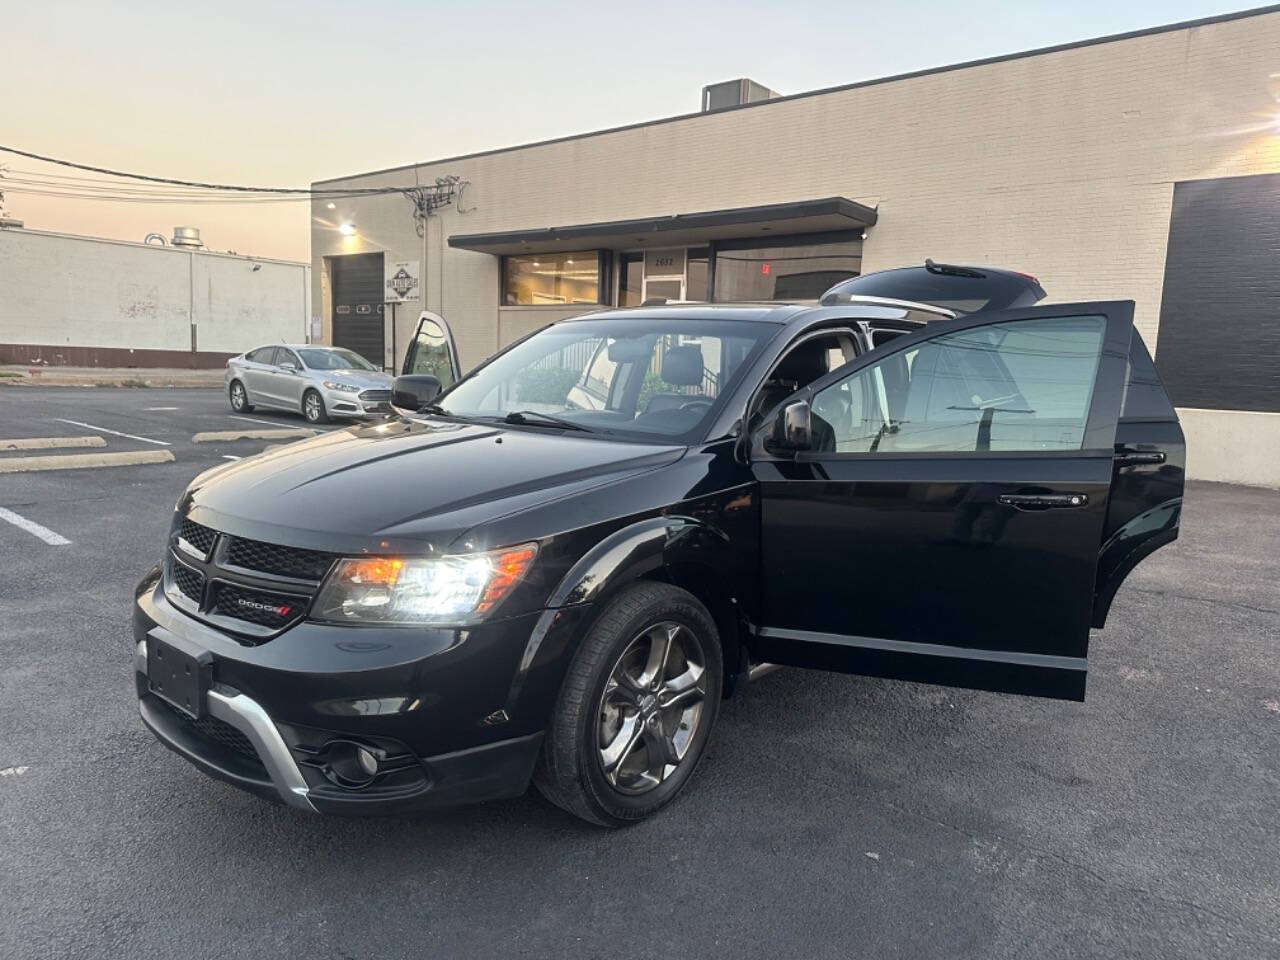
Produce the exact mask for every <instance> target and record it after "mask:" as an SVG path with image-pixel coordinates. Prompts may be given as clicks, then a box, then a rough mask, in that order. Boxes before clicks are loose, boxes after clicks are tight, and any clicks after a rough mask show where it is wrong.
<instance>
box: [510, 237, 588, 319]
mask: <svg viewBox="0 0 1280 960" xmlns="http://www.w3.org/2000/svg"><path fill="white" fill-rule="evenodd" d="M502 302H503V303H504V304H506V305H507V306H538V305H541V304H554V303H599V302H600V254H599V252H598V251H596V250H587V251H578V252H576V253H535V254H526V255H523V256H518V257H503V258H502Z"/></svg>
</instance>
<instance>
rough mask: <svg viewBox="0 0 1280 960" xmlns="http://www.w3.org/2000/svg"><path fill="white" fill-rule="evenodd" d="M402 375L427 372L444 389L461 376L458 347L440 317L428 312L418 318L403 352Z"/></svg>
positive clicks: (425, 311)
mask: <svg viewBox="0 0 1280 960" xmlns="http://www.w3.org/2000/svg"><path fill="white" fill-rule="evenodd" d="M400 372H401V373H402V374H404V373H427V374H430V375H431V376H433V377H435V378H436V379H437V380H439V381H440V387H441V389H443V390H448V389H449V388H450V387H451V386H453V384H454V383H455V382H456V381H457V379H458V378H459V377H460V376H462V368H461V366H460V365H459V364H458V345H457V344H456V343H455V342H454V339H453V332H452V331H451V330H450V329H449V324H447V323H445V320H444V317H442V316H440V314H438V313H432V312H431V311H430V310H423V311H422V313H421V314H419V315H418V329H417V331H416V332H415V333H414V335H413V339H412V340H410V341H409V349H408V350H406V351H405V355H404V368H403V369H402V370H401V371H400Z"/></svg>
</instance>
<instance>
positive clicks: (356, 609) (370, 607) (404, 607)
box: [312, 543, 537, 623]
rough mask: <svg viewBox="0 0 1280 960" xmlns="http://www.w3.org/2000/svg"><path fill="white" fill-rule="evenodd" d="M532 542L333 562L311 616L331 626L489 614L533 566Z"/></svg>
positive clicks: (455, 620) (434, 620)
mask: <svg viewBox="0 0 1280 960" xmlns="http://www.w3.org/2000/svg"><path fill="white" fill-rule="evenodd" d="M536 553H537V544H533V543H525V544H521V545H520V546H516V547H504V548H503V549H501V550H492V551H490V552H488V553H470V554H459V555H458V556H453V557H440V558H438V559H417V558H411V557H405V558H401V557H352V558H349V559H345V560H339V561H338V563H337V565H336V566H335V567H334V568H333V571H332V572H331V573H330V574H329V577H328V579H327V580H325V582H324V586H323V587H321V588H320V595H319V596H318V597H317V598H316V602H315V606H314V607H313V608H312V616H313V617H315V618H317V619H320V620H328V621H331V622H336V623H459V622H464V621H471V620H479V619H482V618H483V617H486V616H488V615H489V614H490V613H492V612H493V610H494V608H495V607H497V605H498V604H499V603H500V602H501V601H502V599H503V598H504V597H505V596H506V595H507V594H508V593H510V592H511V588H512V587H514V586H515V585H516V584H517V583H519V581H520V578H521V577H523V576H524V574H525V571H527V570H528V569H529V566H530V564H532V563H533V558H534V555H535V554H536Z"/></svg>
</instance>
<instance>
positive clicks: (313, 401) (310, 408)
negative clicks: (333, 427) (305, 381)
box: [302, 390, 329, 423]
mask: <svg viewBox="0 0 1280 960" xmlns="http://www.w3.org/2000/svg"><path fill="white" fill-rule="evenodd" d="M302 415H303V416H304V417H306V418H307V423H328V422H329V414H328V413H327V412H326V411H325V409H324V398H323V397H321V396H320V394H318V393H316V391H314V390H308V391H307V392H306V393H305V394H304V395H303V397H302Z"/></svg>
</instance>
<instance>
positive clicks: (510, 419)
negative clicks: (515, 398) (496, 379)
mask: <svg viewBox="0 0 1280 960" xmlns="http://www.w3.org/2000/svg"><path fill="white" fill-rule="evenodd" d="M502 422H503V423H515V424H519V425H521V426H529V427H543V426H546V427H562V428H563V429H565V430H581V431H582V432H583V433H594V432H595V431H594V430H592V429H591V428H590V427H584V426H583V425H582V424H580V423H574V422H573V421H572V420H564V419H562V418H560V417H553V416H552V415H551V414H549V413H540V412H539V411H537V410H512V411H511V412H510V413H508V414H507V415H506V416H505V417H503V418H502Z"/></svg>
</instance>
